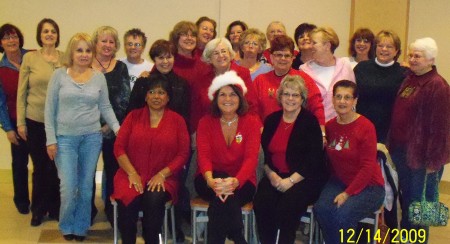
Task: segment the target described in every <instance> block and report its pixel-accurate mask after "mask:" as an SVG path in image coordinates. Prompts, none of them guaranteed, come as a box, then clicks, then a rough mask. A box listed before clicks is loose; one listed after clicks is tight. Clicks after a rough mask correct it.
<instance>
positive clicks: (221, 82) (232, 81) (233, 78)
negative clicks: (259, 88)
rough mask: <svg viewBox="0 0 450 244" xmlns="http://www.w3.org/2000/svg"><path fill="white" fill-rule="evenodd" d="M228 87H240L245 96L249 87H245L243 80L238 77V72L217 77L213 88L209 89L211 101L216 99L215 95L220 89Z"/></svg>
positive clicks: (229, 72)
mask: <svg viewBox="0 0 450 244" xmlns="http://www.w3.org/2000/svg"><path fill="white" fill-rule="evenodd" d="M228 85H236V86H238V87H239V88H240V89H241V90H242V94H243V95H245V94H246V93H247V87H246V86H245V83H244V81H243V80H242V78H241V77H239V76H238V75H237V73H236V71H234V70H231V71H227V72H225V73H223V74H221V75H219V76H216V78H214V80H213V81H212V82H211V86H209V89H208V98H209V100H211V101H212V100H213V99H214V93H216V92H217V91H218V90H219V89H220V88H222V87H224V86H228Z"/></svg>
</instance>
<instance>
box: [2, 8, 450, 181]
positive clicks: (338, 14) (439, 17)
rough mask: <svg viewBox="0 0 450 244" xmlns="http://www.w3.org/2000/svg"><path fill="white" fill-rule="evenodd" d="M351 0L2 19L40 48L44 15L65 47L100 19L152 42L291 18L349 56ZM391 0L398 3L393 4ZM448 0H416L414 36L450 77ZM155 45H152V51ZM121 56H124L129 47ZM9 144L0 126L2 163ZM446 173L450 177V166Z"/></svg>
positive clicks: (19, 11) (64, 11) (42, 12)
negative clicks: (322, 32)
mask: <svg viewBox="0 0 450 244" xmlns="http://www.w3.org/2000/svg"><path fill="white" fill-rule="evenodd" d="M351 2H352V1H351V0H347V1H342V0H323V1H307V0H283V1H268V0H190V1H180V0H164V1H160V0H128V1H123V0H122V1H119V0H116V1H111V0H77V1H61V0H39V1H35V0H1V1H0V24H3V23H6V22H11V23H13V24H15V25H17V26H18V27H19V28H20V29H21V30H22V31H23V33H24V34H25V47H26V48H38V46H37V43H36V40H35V35H36V25H37V23H38V22H39V21H40V20H41V19H42V18H44V17H49V18H53V19H54V20H56V21H57V22H58V24H59V26H60V28H61V47H60V49H61V50H64V49H65V46H66V43H67V41H68V39H69V38H70V36H71V35H73V34H74V33H75V32H87V33H92V32H93V31H94V30H95V28H97V27H98V26H100V25H111V26H113V27H115V28H116V29H117V30H118V31H119V34H120V35H121V36H122V35H123V33H124V32H125V31H126V30H128V29H130V28H132V27H139V28H141V29H142V30H143V31H144V32H146V33H147V36H148V37H149V40H148V43H149V44H151V43H152V42H153V41H155V40H156V39H159V38H167V37H168V34H169V31H170V30H171V29H172V27H173V25H174V24H175V23H177V22H178V21H180V20H191V21H195V20H196V19H197V18H198V17H199V16H203V15H207V16H209V17H211V18H214V19H216V20H217V22H218V25H219V27H218V32H219V35H220V36H223V35H224V34H225V30H226V27H227V25H228V23H230V22H231V21H233V20H237V19H239V20H243V21H245V22H247V24H248V25H249V26H251V27H256V28H259V29H261V30H263V31H265V29H266V27H267V24H268V23H269V22H270V21H272V20H280V21H282V22H284V23H285V25H286V28H287V30H288V34H289V35H290V36H292V35H293V33H294V29H295V27H296V26H297V25H298V24H300V23H302V22H305V21H307V22H310V23H314V24H316V25H319V26H324V25H326V26H331V27H333V28H334V29H335V30H336V32H337V34H338V35H339V37H340V39H341V46H340V47H339V48H338V49H337V51H336V54H337V55H338V56H346V55H347V48H348V35H349V33H350V15H351ZM384 2H386V3H385V4H383V6H386V11H388V12H392V11H393V13H392V14H396V13H395V9H396V7H395V6H396V5H395V4H396V2H397V1H396V0H390V1H389V0H387V1H386V0H384ZM389 2H391V3H392V4H389ZM448 13H450V4H448V1H447V0H433V1H428V0H410V11H409V23H408V26H409V30H408V32H407V33H408V40H409V41H405V40H402V42H411V40H414V39H416V38H419V37H423V36H430V37H433V38H435V39H436V41H437V43H438V45H439V49H440V50H439V56H438V58H437V66H438V69H439V72H440V73H441V74H442V75H443V76H444V77H445V78H446V79H447V81H449V80H450V69H449V68H448V67H450V45H449V43H450V32H449V31H448ZM149 46H150V45H148V46H147V49H146V53H147V51H148V48H149ZM117 56H118V57H122V56H124V53H123V47H122V48H121V50H120V51H119V53H118V55H117ZM9 154H10V153H9V144H8V143H7V141H6V136H5V134H4V133H3V132H0V168H10V162H11V160H10V155H9ZM444 175H445V176H444V177H445V179H446V180H447V181H450V172H448V173H445V172H444Z"/></svg>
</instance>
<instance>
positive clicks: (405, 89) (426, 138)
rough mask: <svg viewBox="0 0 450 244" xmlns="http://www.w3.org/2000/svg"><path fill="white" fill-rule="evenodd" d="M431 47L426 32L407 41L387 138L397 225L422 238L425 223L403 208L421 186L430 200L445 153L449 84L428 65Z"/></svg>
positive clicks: (448, 154)
mask: <svg viewBox="0 0 450 244" xmlns="http://www.w3.org/2000/svg"><path fill="white" fill-rule="evenodd" d="M437 51H438V49H437V45H436V42H435V41H434V40H433V39H432V38H429V37H427V38H421V39H417V40H416V41H414V42H413V43H411V44H410V46H409V54H408V63H409V66H410V69H411V71H412V73H411V74H409V75H408V76H407V77H406V79H405V80H404V81H403V83H402V85H401V86H400V89H399V92H398V93H397V94H398V95H397V98H396V100H395V103H394V108H393V111H392V122H391V128H390V134H389V141H388V143H389V144H388V145H389V151H390V153H391V156H392V160H393V161H394V163H395V165H396V167H397V172H398V176H399V177H398V179H399V185H400V190H401V192H402V196H401V203H402V205H401V206H402V220H401V222H400V226H401V228H402V229H406V230H410V229H415V230H419V229H424V230H425V233H426V234H427V240H426V241H425V243H426V242H427V241H428V235H429V227H428V226H417V225H413V224H412V223H411V222H409V216H408V207H409V205H410V204H411V203H412V202H413V201H421V199H422V192H423V189H424V187H425V189H426V198H427V201H436V199H435V196H436V194H438V184H439V181H440V179H441V176H442V173H443V171H444V165H445V164H447V163H448V162H449V158H450V87H449V85H448V83H447V81H446V80H445V79H444V78H443V77H442V76H441V75H439V74H438V72H437V69H436V66H435V65H434V63H435V59H436V56H437ZM424 181H425V182H426V183H424ZM424 184H426V185H424Z"/></svg>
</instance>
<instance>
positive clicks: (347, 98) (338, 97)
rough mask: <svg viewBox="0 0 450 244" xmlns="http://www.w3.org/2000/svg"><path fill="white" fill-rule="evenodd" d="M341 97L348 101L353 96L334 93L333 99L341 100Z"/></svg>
mask: <svg viewBox="0 0 450 244" xmlns="http://www.w3.org/2000/svg"><path fill="white" fill-rule="evenodd" d="M342 98H343V99H344V101H346V102H348V101H350V100H352V99H353V96H350V95H345V96H342V95H334V99H336V100H338V101H341V100H342Z"/></svg>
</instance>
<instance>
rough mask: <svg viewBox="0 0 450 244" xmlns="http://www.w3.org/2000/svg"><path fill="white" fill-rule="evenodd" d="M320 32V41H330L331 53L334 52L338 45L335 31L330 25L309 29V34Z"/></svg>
mask: <svg viewBox="0 0 450 244" xmlns="http://www.w3.org/2000/svg"><path fill="white" fill-rule="evenodd" d="M318 33H322V41H325V42H330V44H331V48H330V49H331V53H334V51H335V50H336V48H338V47H339V37H338V35H337V34H336V32H335V31H334V30H333V29H332V28H330V27H319V28H316V29H314V30H312V31H311V33H310V34H311V35H314V34H318Z"/></svg>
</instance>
